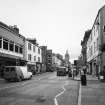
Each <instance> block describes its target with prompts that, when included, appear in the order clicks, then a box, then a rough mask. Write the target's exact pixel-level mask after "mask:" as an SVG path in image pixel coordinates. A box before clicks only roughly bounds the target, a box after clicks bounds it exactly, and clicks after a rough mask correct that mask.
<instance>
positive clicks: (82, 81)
mask: <svg viewBox="0 0 105 105" xmlns="http://www.w3.org/2000/svg"><path fill="white" fill-rule="evenodd" d="M81 85H83V86H86V85H87V79H86V75H85V74H84V75H81Z"/></svg>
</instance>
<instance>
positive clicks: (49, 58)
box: [46, 50, 53, 72]
mask: <svg viewBox="0 0 105 105" xmlns="http://www.w3.org/2000/svg"><path fill="white" fill-rule="evenodd" d="M46 66H47V67H46V68H47V69H46V71H47V72H51V71H53V69H52V50H47V65H46Z"/></svg>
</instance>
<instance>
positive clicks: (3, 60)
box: [0, 22, 26, 76]
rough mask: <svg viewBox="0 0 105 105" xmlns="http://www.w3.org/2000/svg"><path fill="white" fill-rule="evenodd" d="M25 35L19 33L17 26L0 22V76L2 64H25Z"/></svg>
mask: <svg viewBox="0 0 105 105" xmlns="http://www.w3.org/2000/svg"><path fill="white" fill-rule="evenodd" d="M24 46H25V37H24V36H22V35H21V34H19V29H18V28H17V26H16V25H15V26H8V25H6V24H4V23H2V22H0V76H3V68H4V66H10V65H13V66H16V65H21V66H22V65H25V63H26V60H25V58H24V51H25V47H24Z"/></svg>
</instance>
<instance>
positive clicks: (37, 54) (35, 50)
mask: <svg viewBox="0 0 105 105" xmlns="http://www.w3.org/2000/svg"><path fill="white" fill-rule="evenodd" d="M32 40H34V39H31V40H28V39H27V40H26V41H25V58H26V60H27V65H28V67H29V70H30V71H32V72H34V73H36V72H38V73H39V72H40V70H41V63H42V54H41V53H42V52H41V48H40V47H39V46H38V44H34V43H32V42H31V41H32Z"/></svg>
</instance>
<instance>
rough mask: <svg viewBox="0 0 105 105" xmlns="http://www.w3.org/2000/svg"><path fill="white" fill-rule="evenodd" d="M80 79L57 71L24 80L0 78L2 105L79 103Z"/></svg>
mask: <svg viewBox="0 0 105 105" xmlns="http://www.w3.org/2000/svg"><path fill="white" fill-rule="evenodd" d="M78 86H79V83H78V81H74V80H72V79H68V77H66V76H64V77H57V76H56V72H53V73H44V74H41V75H39V76H34V77H33V78H32V79H31V80H26V81H22V82H6V81H4V80H0V105H77V101H78Z"/></svg>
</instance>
